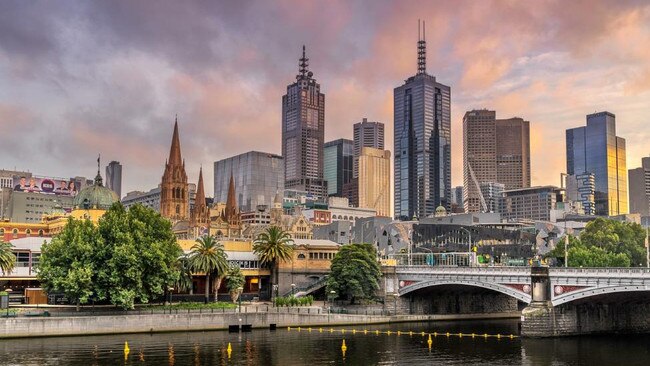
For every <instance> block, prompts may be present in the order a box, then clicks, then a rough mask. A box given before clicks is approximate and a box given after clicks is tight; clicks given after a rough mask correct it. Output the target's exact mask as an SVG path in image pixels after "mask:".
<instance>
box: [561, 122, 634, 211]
mask: <svg viewBox="0 0 650 366" xmlns="http://www.w3.org/2000/svg"><path fill="white" fill-rule="evenodd" d="M566 157H567V159H566V160H567V174H569V175H581V174H584V173H593V174H594V177H595V179H596V192H595V195H594V196H595V197H594V199H595V202H596V209H595V212H596V215H603V216H613V215H621V214H626V213H628V204H627V202H628V201H627V198H628V197H627V168H626V162H625V139H624V138H621V137H618V136H616V116H614V114H612V113H609V112H599V113H594V114H589V115H587V125H586V126H584V127H576V128H571V129H568V130H566Z"/></svg>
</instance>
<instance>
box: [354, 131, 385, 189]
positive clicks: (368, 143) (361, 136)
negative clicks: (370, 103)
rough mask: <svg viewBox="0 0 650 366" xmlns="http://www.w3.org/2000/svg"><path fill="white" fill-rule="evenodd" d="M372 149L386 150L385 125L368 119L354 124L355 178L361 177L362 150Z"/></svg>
mask: <svg viewBox="0 0 650 366" xmlns="http://www.w3.org/2000/svg"><path fill="white" fill-rule="evenodd" d="M364 147H372V148H375V149H379V150H384V124H383V123H380V122H368V119H367V118H364V119H363V121H361V122H359V123H355V124H354V163H353V164H354V167H353V176H354V177H355V178H356V177H358V176H359V156H360V155H361V148H364Z"/></svg>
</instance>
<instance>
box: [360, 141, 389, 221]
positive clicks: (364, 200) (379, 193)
mask: <svg viewBox="0 0 650 366" xmlns="http://www.w3.org/2000/svg"><path fill="white" fill-rule="evenodd" d="M358 179H359V207H364V208H372V209H375V211H376V214H377V216H387V217H392V216H393V215H392V212H391V211H390V151H388V150H380V149H374V148H372V147H364V148H362V149H361V156H359V178H358Z"/></svg>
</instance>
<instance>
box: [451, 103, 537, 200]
mask: <svg viewBox="0 0 650 366" xmlns="http://www.w3.org/2000/svg"><path fill="white" fill-rule="evenodd" d="M483 183H500V184H503V185H504V187H505V189H506V190H509V189H518V188H526V187H530V123H529V122H528V121H524V120H523V119H521V118H518V117H514V118H509V119H496V112H495V111H489V110H486V109H482V110H472V111H469V112H466V113H465V116H464V117H463V184H464V187H465V190H464V192H465V193H464V194H465V196H464V198H463V206H464V207H465V212H482V211H485V210H486V209H487V208H486V207H485V206H484V204H483V203H484V201H485V197H483V200H481V196H480V194H479V192H480V185H481V184H483Z"/></svg>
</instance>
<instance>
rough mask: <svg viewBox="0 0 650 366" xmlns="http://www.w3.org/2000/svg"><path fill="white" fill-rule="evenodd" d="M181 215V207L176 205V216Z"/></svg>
mask: <svg viewBox="0 0 650 366" xmlns="http://www.w3.org/2000/svg"><path fill="white" fill-rule="evenodd" d="M180 214H181V205H176V215H180Z"/></svg>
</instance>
